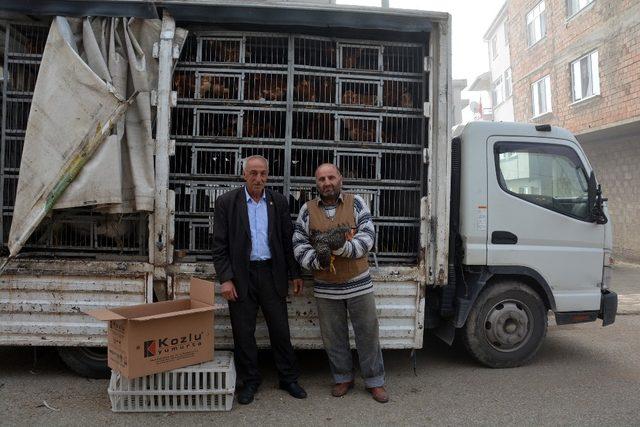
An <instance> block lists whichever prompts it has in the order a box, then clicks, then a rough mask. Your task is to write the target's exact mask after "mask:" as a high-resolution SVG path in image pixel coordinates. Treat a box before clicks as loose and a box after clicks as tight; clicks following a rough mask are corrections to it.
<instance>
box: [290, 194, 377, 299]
mask: <svg viewBox="0 0 640 427" xmlns="http://www.w3.org/2000/svg"><path fill="white" fill-rule="evenodd" d="M339 200H340V201H342V195H340V196H339ZM319 205H320V206H321V207H322V208H323V209H324V212H325V214H326V215H327V218H333V217H334V216H335V214H336V206H327V205H323V204H322V202H320V204H319ZM353 214H354V218H355V223H356V228H357V230H356V233H355V235H354V237H353V239H351V240H349V241H346V242H345V244H344V246H342V248H340V249H338V250H335V251H333V254H334V255H336V256H343V257H347V258H361V257H363V256H367V254H368V252H369V251H370V250H371V248H373V243H374V240H375V228H374V227H373V221H372V220H371V212H370V211H369V208H368V207H367V204H366V203H365V201H364V200H363V199H362V197H360V196H358V195H354V200H353ZM293 255H294V256H295V258H296V260H297V261H298V263H299V264H300V266H302V268H305V269H307V270H319V269H320V266H319V264H318V258H317V256H316V251H315V249H314V248H313V246H311V243H310V242H309V211H308V210H307V204H306V203H305V204H304V206H302V209H300V214H299V215H298V220H297V221H296V225H295V231H294V233H293ZM313 289H314V296H315V297H316V298H329V299H345V298H352V297H356V296H359V295H364V294H366V293H369V292H373V283H372V282H371V275H370V274H369V270H368V269H367V271H365V272H364V273H362V274H360V275H359V276H357V277H354V278H353V279H350V280H349V281H348V282H346V283H326V282H322V281H318V280H315V281H314V287H313Z"/></svg>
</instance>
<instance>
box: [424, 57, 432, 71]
mask: <svg viewBox="0 0 640 427" xmlns="http://www.w3.org/2000/svg"><path fill="white" fill-rule="evenodd" d="M432 66H433V58H432V57H430V56H425V57H424V72H425V73H429V72H431V68H432Z"/></svg>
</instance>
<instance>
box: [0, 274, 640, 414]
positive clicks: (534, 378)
mask: <svg viewBox="0 0 640 427" xmlns="http://www.w3.org/2000/svg"><path fill="white" fill-rule="evenodd" d="M613 281H614V282H613V283H614V284H613V286H612V288H613V289H615V290H617V291H620V293H621V294H622V295H634V294H640V267H636V266H631V265H626V264H618V265H616V270H615V273H614V278H613ZM621 308H624V305H623V306H621ZM630 312H633V310H630ZM36 354H37V360H36V361H35V363H34V350H33V349H30V348H19V347H4V348H1V347H0V360H2V363H1V364H0V414H1V415H0V425H18V424H19V425H43V424H46V425H87V424H89V423H90V424H93V425H106V424H110V425H127V426H129V425H142V424H149V423H151V424H154V425H178V424H185V423H189V424H193V425H210V424H212V423H216V424H218V423H225V424H229V425H244V424H260V425H302V424H306V425H320V424H340V425H342V424H377V425H379V424H381V425H392V424H393V425H397V424H399V425H416V424H417V425H425V424H437V425H472V424H476V425H477V424H481V425H496V424H517V425H532V424H533V425H557V424H567V425H581V426H583V425H594V426H595V425H616V426H619V425H639V424H640V409H639V408H640V316H637V315H622V316H619V317H618V319H617V321H616V323H615V324H614V325H612V326H609V327H606V328H602V327H601V326H600V324H599V322H598V323H591V324H583V325H569V326H562V327H559V326H555V325H554V324H551V325H550V327H549V333H548V336H547V339H546V341H545V343H544V344H543V347H542V349H541V351H540V353H539V355H538V357H537V358H536V359H535V360H534V362H533V363H532V364H530V365H528V366H525V367H522V368H515V369H506V370H492V369H487V368H483V367H481V366H479V365H478V364H476V363H475V362H473V361H472V360H471V359H470V358H469V357H468V356H467V355H466V354H465V353H464V352H462V351H461V350H458V349H455V348H453V349H452V348H449V347H447V346H446V345H444V344H442V343H441V342H440V341H438V340H437V339H435V338H432V337H428V338H427V339H426V342H425V348H424V349H422V350H420V351H418V352H417V364H416V374H415V375H414V372H413V369H412V365H411V362H410V358H409V354H410V353H409V352H408V351H387V352H385V354H384V356H385V363H386V368H387V381H388V388H389V391H390V393H391V401H390V402H389V403H387V404H385V405H381V404H378V403H376V402H374V401H373V400H372V399H371V398H370V397H369V395H368V394H367V393H365V392H364V390H363V389H362V383H361V382H359V383H358V385H357V388H356V389H355V390H354V391H353V392H352V393H350V394H349V395H347V396H345V397H344V398H339V399H336V398H333V397H331V396H330V395H329V387H330V382H331V381H330V377H329V371H328V367H327V361H326V358H325V356H324V354H323V352H321V351H302V352H298V357H299V358H300V361H301V365H302V369H303V373H304V375H303V378H302V381H301V382H302V384H303V385H304V386H305V387H306V389H307V391H308V392H309V398H308V399H306V400H303V401H297V400H294V399H292V398H290V397H289V396H288V395H286V394H285V393H284V392H282V391H280V390H277V389H276V388H275V385H276V377H275V373H274V370H273V367H272V366H273V365H272V361H271V360H270V356H269V354H268V353H264V354H262V362H261V364H262V371H263V372H264V373H265V380H264V384H263V386H262V387H261V389H260V391H259V393H258V395H257V396H256V401H255V402H254V403H253V404H251V405H249V406H240V405H234V408H233V410H232V411H231V412H230V413H213V414H202V413H189V414H114V413H112V412H111V411H110V403H109V400H108V397H107V393H106V389H107V381H106V380H87V379H84V378H79V377H77V376H75V375H74V374H73V373H71V372H69V371H68V370H67V369H66V367H65V366H64V365H63V364H62V362H60V360H59V359H58V357H57V355H56V353H55V352H54V351H52V350H51V349H38V350H37V352H36ZM44 401H46V402H47V404H48V405H49V406H50V407H51V408H54V409H56V410H54V409H50V408H48V407H47V406H45V405H44Z"/></svg>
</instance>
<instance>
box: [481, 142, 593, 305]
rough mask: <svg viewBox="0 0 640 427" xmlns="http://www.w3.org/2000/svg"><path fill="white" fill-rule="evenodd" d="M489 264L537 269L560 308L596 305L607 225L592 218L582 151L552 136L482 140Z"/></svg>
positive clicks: (574, 144) (586, 166)
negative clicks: (484, 152) (484, 158)
mask: <svg viewBox="0 0 640 427" xmlns="http://www.w3.org/2000/svg"><path fill="white" fill-rule="evenodd" d="M487 160H488V161H487V165H488V168H489V170H488V174H487V185H488V208H489V209H488V235H487V240H488V241H487V264H488V265H490V266H513V267H521V268H522V269H530V270H534V271H535V272H537V273H538V274H539V275H540V276H542V278H543V279H544V280H545V281H546V282H547V284H548V285H549V287H550V288H551V290H552V292H553V295H554V297H555V302H556V310H557V311H560V312H562V311H587V310H597V309H599V307H600V282H601V277H602V259H603V244H604V226H603V225H598V224H596V223H593V222H590V221H589V212H588V206H587V177H588V176H589V173H590V172H591V168H590V166H589V164H588V162H586V158H585V157H584V154H583V152H582V150H581V149H580V147H579V146H578V145H577V144H576V143H574V142H571V141H568V140H561V139H553V138H544V139H543V138H523V137H492V138H489V139H488V141H487Z"/></svg>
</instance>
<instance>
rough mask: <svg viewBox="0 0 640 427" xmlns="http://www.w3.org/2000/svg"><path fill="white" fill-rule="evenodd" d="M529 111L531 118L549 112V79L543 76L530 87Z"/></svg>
mask: <svg viewBox="0 0 640 427" xmlns="http://www.w3.org/2000/svg"><path fill="white" fill-rule="evenodd" d="M531 109H532V111H533V117H537V116H540V115H542V114H545V113H548V112H550V111H551V78H550V77H549V76H544V77H543V78H541V79H540V80H538V81H537V82H535V83H534V84H532V85H531Z"/></svg>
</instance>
